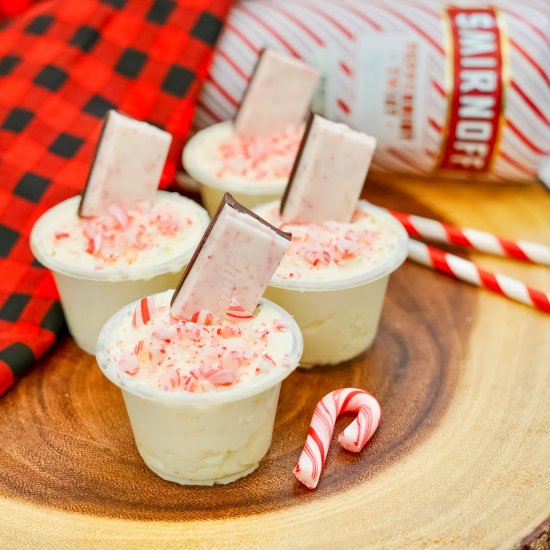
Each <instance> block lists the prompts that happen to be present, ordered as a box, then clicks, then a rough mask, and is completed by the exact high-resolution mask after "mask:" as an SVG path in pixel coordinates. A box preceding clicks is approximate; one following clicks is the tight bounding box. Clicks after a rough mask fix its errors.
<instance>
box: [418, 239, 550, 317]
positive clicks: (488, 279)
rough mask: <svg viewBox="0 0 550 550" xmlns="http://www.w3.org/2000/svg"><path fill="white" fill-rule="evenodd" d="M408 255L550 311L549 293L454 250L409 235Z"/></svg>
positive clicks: (502, 294)
mask: <svg viewBox="0 0 550 550" xmlns="http://www.w3.org/2000/svg"><path fill="white" fill-rule="evenodd" d="M408 258H409V260H412V261H414V262H416V263H419V264H421V265H424V266H426V267H429V268H431V269H434V270H435V271H439V272H440V273H443V274H445V275H448V276H449V277H453V278H454V279H459V280H461V281H465V282H467V283H470V284H472V285H475V286H479V287H482V288H486V289H487V290H490V291H492V292H495V293H496V294H500V295H501V296H506V297H507V298H510V299H511V300H515V301H516V302H520V303H522V304H526V305H528V306H531V307H534V308H536V309H539V310H541V311H544V312H546V313H550V293H544V292H541V291H540V290H535V289H533V288H530V287H528V286H527V285H526V284H525V283H523V282H521V281H518V280H517V279H513V278H512V277H508V276H507V275H502V274H500V273H491V272H490V271H486V270H484V269H481V268H480V267H478V266H477V265H475V264H474V263H473V262H470V261H468V260H465V259H464V258H460V257H459V256H455V255H454V254H449V253H447V252H443V250H439V249H437V248H434V247H432V246H429V245H427V244H424V243H421V242H419V241H415V240H412V239H411V240H410V241H409V252H408Z"/></svg>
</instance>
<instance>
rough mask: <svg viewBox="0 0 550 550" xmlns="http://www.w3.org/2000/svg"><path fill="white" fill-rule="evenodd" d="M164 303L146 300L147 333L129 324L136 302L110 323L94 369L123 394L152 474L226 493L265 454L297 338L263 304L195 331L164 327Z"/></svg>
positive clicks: (167, 323)
mask: <svg viewBox="0 0 550 550" xmlns="http://www.w3.org/2000/svg"><path fill="white" fill-rule="evenodd" d="M172 294H173V291H167V292H164V293H161V294H157V295H155V296H152V297H150V298H149V301H148V304H149V305H148V312H149V313H150V319H149V320H148V321H147V323H146V324H141V325H140V324H139V323H138V324H136V322H135V319H134V314H135V312H136V308H140V307H141V306H140V302H137V303H134V304H130V305H128V306H126V307H124V308H123V309H122V310H121V311H119V312H118V313H116V314H115V315H114V316H113V317H112V318H111V319H109V321H108V322H107V323H106V325H105V326H104V327H103V329H102V331H101V334H100V336H99V339H98V346H97V354H96V357H97V361H98V364H99V366H100V368H101V370H102V371H103V373H104V374H105V376H106V377H107V378H108V379H109V380H110V381H111V382H113V383H114V384H115V385H116V386H118V387H119V388H120V389H121V390H122V394H123V397H124V401H125V404H126V408H127V411H128V416H129V418H130V423H131V425H132V429H133V432H134V436H135V440H136V446H137V448H138V451H139V453H140V454H141V456H142V458H143V460H144V461H145V463H146V464H147V466H148V467H149V468H150V469H151V470H153V471H154V472H155V473H156V474H158V475H159V476H160V477H162V478H163V479H166V480H169V481H173V482H176V483H180V484H184V485H213V484H226V483H229V482H232V481H235V480H236V479H239V478H240V477H243V476H245V475H248V474H250V473H251V472H253V471H254V470H255V469H256V468H257V467H258V465H259V462H260V460H261V459H262V458H263V457H264V455H265V454H266V453H267V450H268V448H269V446H270V443H271V437H272V432H273V423H274V419H275V412H276V409H277V402H278V398H279V391H280V387H281V382H282V380H283V379H284V378H286V377H287V376H288V375H289V374H290V373H292V372H293V370H294V369H295V368H296V367H297V365H298V361H299V359H300V355H301V352H302V338H301V335H300V331H299V329H298V326H297V325H296V323H295V322H294V320H293V319H292V317H291V316H289V315H288V314H287V313H286V312H285V311H283V310H282V309H281V308H280V307H278V306H277V305H275V304H272V303H271V302H269V301H267V300H264V299H262V300H261V301H260V304H259V305H258V307H257V308H256V311H255V312H254V315H253V316H250V317H246V318H229V317H228V318H225V319H223V320H214V321H213V322H212V324H208V325H204V324H197V323H195V322H191V321H186V320H183V319H175V318H173V317H172V316H171V314H170V299H171V297H172ZM149 313H148V315H149Z"/></svg>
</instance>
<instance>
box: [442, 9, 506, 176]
mask: <svg viewBox="0 0 550 550" xmlns="http://www.w3.org/2000/svg"><path fill="white" fill-rule="evenodd" d="M444 21H445V23H444V24H445V25H446V26H447V28H446V32H447V48H446V49H447V52H446V53H447V63H448V65H447V67H448V68H447V71H448V74H447V76H448V78H447V96H448V98H449V109H448V115H447V125H446V129H445V139H444V141H443V148H442V151H441V156H440V159H439V168H441V169H443V170H462V171H464V170H465V171H469V172H487V171H490V169H491V163H492V160H493V158H494V156H495V154H496V153H497V152H498V145H499V139H500V133H501V130H502V124H503V118H504V117H503V116H502V112H503V107H504V89H505V79H506V67H507V63H506V60H505V58H504V57H505V53H506V52H505V50H506V49H507V48H506V47H503V45H504V46H505V45H506V44H507V42H506V36H505V32H504V29H503V25H502V19H501V18H500V17H499V14H498V11H497V10H496V9H495V8H486V9H477V8H475V9H474V8H470V9H467V8H463V9H460V8H447V9H446V11H445V16H444Z"/></svg>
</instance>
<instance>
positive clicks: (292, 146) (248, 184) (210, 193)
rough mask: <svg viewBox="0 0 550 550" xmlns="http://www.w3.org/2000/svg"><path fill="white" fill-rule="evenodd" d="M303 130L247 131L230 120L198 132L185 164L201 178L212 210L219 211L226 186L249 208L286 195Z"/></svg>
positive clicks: (185, 154) (204, 198)
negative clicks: (238, 131)
mask: <svg viewBox="0 0 550 550" xmlns="http://www.w3.org/2000/svg"><path fill="white" fill-rule="evenodd" d="M303 131H304V128H303V126H300V127H299V128H288V129H287V130H285V131H281V132H277V133H273V134H270V135H267V136H262V137H244V136H238V135H236V134H235V128H234V125H233V122H232V121H229V120H228V121H225V122H221V123H219V124H215V125H213V126H210V127H209V128H205V129H204V130H201V131H200V132H198V133H197V134H195V135H194V136H193V137H192V138H191V139H190V140H189V142H188V143H187V145H186V146H185V149H184V151H183V165H184V167H185V170H186V171H187V173H188V174H189V175H190V176H191V177H192V178H193V179H194V180H195V181H197V182H198V184H199V187H200V192H201V197H202V201H203V204H204V206H205V208H206V210H207V211H208V213H209V214H210V215H213V214H214V212H215V211H216V208H217V207H218V205H219V203H220V201H221V199H222V197H223V195H224V194H225V193H226V192H229V193H231V194H232V195H233V197H234V198H235V199H236V200H237V201H238V202H240V203H241V204H242V205H243V206H246V207H247V208H253V207H255V206H256V205H259V204H262V203H264V202H268V201H271V200H275V199H279V198H281V197H282V195H283V193H284V190H285V187H286V184H287V182H288V178H289V176H290V172H291V170H292V164H293V162H294V159H295V157H296V153H297V152H298V147H299V145H300V140H301V138H302V134H303Z"/></svg>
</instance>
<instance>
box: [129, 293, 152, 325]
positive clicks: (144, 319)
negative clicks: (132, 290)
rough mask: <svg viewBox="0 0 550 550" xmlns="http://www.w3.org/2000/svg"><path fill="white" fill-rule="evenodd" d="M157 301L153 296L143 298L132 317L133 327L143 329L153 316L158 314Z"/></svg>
mask: <svg viewBox="0 0 550 550" xmlns="http://www.w3.org/2000/svg"><path fill="white" fill-rule="evenodd" d="M156 310H157V309H156V306H155V299H154V298H153V296H148V297H147V298H142V299H141V300H140V301H139V302H138V304H137V305H136V309H135V310H134V315H133V317H132V326H133V327H135V328H137V327H142V326H144V325H146V324H147V323H148V322H149V321H150V319H151V316H152V315H154V313H155V312H156Z"/></svg>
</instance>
